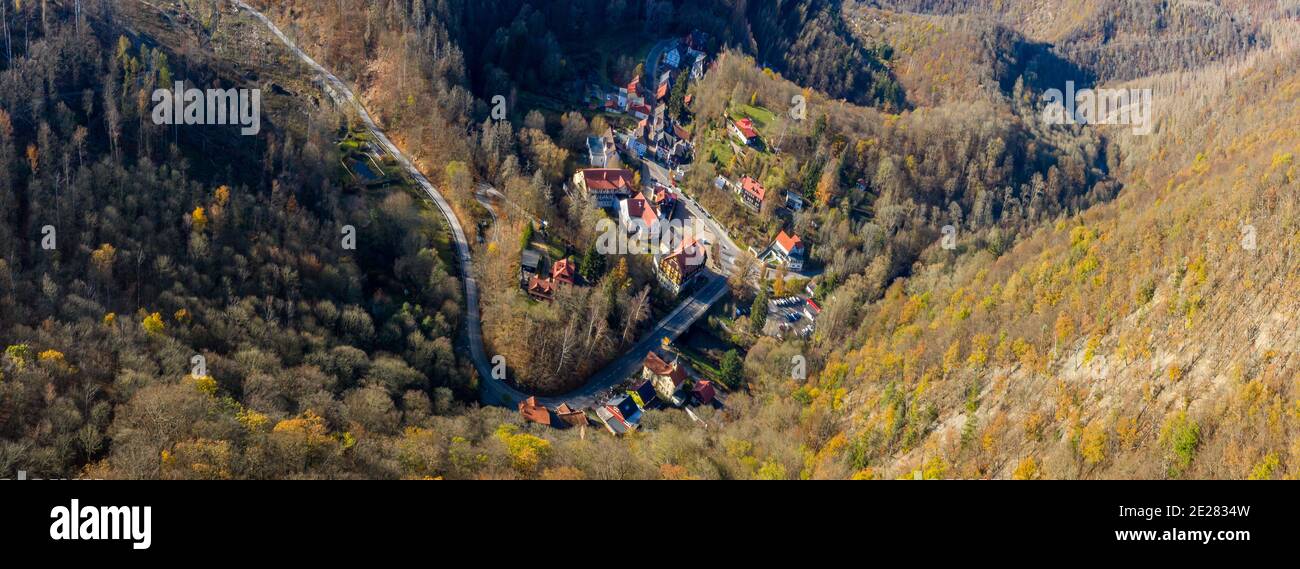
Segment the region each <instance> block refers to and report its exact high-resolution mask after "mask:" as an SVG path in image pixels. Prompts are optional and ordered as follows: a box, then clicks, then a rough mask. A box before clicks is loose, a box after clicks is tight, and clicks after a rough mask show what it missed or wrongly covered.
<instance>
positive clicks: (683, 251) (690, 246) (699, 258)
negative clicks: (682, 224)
mask: <svg viewBox="0 0 1300 569" xmlns="http://www.w3.org/2000/svg"><path fill="white" fill-rule="evenodd" d="M708 256H709V253H708V250H707V249H706V248H705V247H704V245H702V244H701V243H700V242H699V240H698V239H695V238H691V239H689V240H687V241H683V242H682V243H681V244H680V245H678V246H677V248H676V249H675V250H673V252H672V253H669V254H667V255H664V256H662V257H660V258H659V259H658V260H657V261H656V262H655V267H656V269H657V270H656V273H658V277H659V284H660V285H661V286H663V287H664V288H666V289H668V291H669V292H671V293H672V294H674V295H677V294H681V292H682V289H684V288H686V286H687V285H688V284H690V282H691V281H692V280H693V279H695V277H696V276H698V275H699V274H700V273H701V269H703V268H704V264H705V262H707V260H708Z"/></svg>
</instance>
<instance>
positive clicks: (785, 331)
mask: <svg viewBox="0 0 1300 569" xmlns="http://www.w3.org/2000/svg"><path fill="white" fill-rule="evenodd" d="M809 313H811V311H810V310H808V297H807V296H804V295H801V294H800V295H790V296H783V297H778V298H774V299H772V300H770V301H768V303H767V325H766V326H765V327H764V329H763V332H764V333H765V334H768V335H770V336H778V337H786V336H790V335H792V334H794V335H800V336H805V337H807V336H810V335H812V329H813V324H814V322H813V320H812V319H811V318H809Z"/></svg>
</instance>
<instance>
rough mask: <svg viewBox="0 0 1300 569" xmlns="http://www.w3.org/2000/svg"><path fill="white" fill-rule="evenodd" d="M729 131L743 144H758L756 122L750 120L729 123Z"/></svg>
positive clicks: (744, 119)
mask: <svg viewBox="0 0 1300 569" xmlns="http://www.w3.org/2000/svg"><path fill="white" fill-rule="evenodd" d="M727 130H728V131H729V132H731V136H733V137H735V139H736V140H738V141H739V142H740V143H741V144H744V145H746V146H754V145H755V144H757V143H758V129H756V128H754V121H752V120H750V119H748V118H743V119H740V120H731V121H727Z"/></svg>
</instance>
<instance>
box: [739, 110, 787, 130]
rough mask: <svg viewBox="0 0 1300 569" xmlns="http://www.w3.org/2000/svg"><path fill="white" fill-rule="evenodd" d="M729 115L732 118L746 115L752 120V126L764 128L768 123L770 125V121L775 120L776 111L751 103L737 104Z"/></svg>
mask: <svg viewBox="0 0 1300 569" xmlns="http://www.w3.org/2000/svg"><path fill="white" fill-rule="evenodd" d="M731 116H732V117H733V118H746V117H748V118H749V119H750V120H752V121H754V126H756V127H758V129H759V130H763V129H766V128H767V127H768V125H771V124H772V122H773V121H775V120H776V113H773V112H772V111H770V110H768V109H765V108H763V107H756V106H752V105H739V106H737V107H736V108H735V109H733V110H732V112H731Z"/></svg>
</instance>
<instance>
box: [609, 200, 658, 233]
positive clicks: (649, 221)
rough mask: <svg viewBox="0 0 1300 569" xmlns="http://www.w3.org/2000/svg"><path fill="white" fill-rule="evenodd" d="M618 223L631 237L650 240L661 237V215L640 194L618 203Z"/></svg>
mask: <svg viewBox="0 0 1300 569" xmlns="http://www.w3.org/2000/svg"><path fill="white" fill-rule="evenodd" d="M618 221H619V223H620V224H621V225H622V226H623V231H625V232H627V233H628V234H629V235H636V236H639V237H640V238H642V239H648V240H654V239H658V237H659V227H660V225H659V214H658V213H656V212H655V208H654V207H653V206H652V205H651V203H650V201H649V200H647V199H645V198H644V197H642V196H641V195H640V194H636V195H633V196H632V197H630V198H628V199H625V200H621V201H619V202H618Z"/></svg>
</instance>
